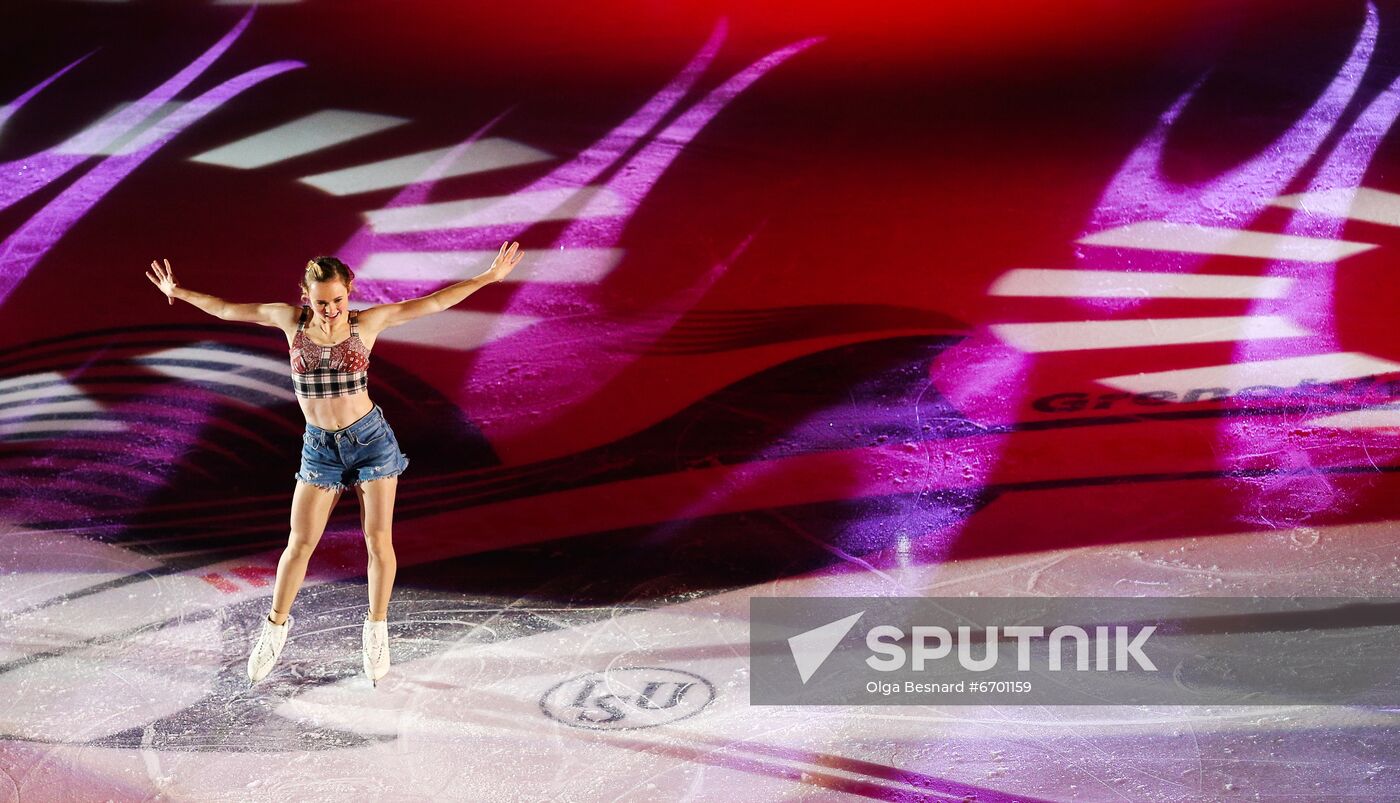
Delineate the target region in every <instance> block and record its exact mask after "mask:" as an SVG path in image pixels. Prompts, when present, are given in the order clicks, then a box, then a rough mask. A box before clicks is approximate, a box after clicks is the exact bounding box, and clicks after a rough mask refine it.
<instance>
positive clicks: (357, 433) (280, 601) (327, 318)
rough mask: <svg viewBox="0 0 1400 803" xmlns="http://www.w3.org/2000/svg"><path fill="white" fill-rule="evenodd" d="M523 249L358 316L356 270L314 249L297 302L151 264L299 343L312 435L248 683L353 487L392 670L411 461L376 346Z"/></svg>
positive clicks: (376, 619) (370, 628) (151, 275)
mask: <svg viewBox="0 0 1400 803" xmlns="http://www.w3.org/2000/svg"><path fill="white" fill-rule="evenodd" d="M519 249H520V244H519V243H504V244H502V245H501V250H500V251H499V252H498V253H497V254H496V259H495V260H494V261H493V262H492V263H491V267H490V268H489V269H488V270H487V271H486V272H485V273H482V274H481V275H479V276H476V277H473V278H471V279H467V280H465V281H461V282H458V283H456V284H454V285H451V286H450V287H445V288H443V289H441V290H438V291H437V292H435V293H431V294H429V295H426V296H423V297H422V298H414V299H410V300H408V301H400V302H398V303H396V304H381V305H379V306H375V307H370V308H368V309H364V310H359V311H358V312H357V311H355V310H351V309H350V308H349V301H350V294H351V292H352V291H353V290H354V281H355V276H354V274H353V273H351V271H350V269H349V268H348V267H346V266H345V263H343V262H341V261H340V260H339V259H336V258H335V257H317V258H315V259H313V260H311V261H310V262H308V263H307V265H306V273H305V275H304V276H303V277H302V280H301V296H302V301H303V304H302V305H301V306H300V307H294V306H292V305H291V304H278V303H274V304H233V303H230V302H228V301H224V300H223V299H221V298H216V297H214V296H210V295H205V294H204V293H197V292H194V291H193V290H187V289H185V288H183V287H180V286H179V285H178V284H177V283H176V281H175V273H174V271H173V270H172V269H171V267H170V261H169V260H165V266H164V267H163V268H162V267H161V266H160V265H159V264H157V263H156V262H152V263H151V270H149V271H147V272H146V278H148V279H150V280H151V283H152V284H154V285H155V286H156V287H157V288H159V289H160V291H161V292H162V293H164V294H165V297H166V301H167V303H170V304H174V303H175V299H177V298H178V299H180V300H182V301H187V302H189V303H190V304H193V305H194V306H196V307H198V308H199V309H201V310H203V311H204V312H207V313H209V314H210V315H213V316H215V317H218V318H221V319H223V320H226V321H247V322H250V323H257V324H262V325H263V326H275V327H277V328H279V329H281V330H282V334H284V335H286V337H287V345H288V347H289V348H290V351H291V362H292V389H293V391H294V392H295V393H296V396H297V401H298V402H299V403H300V404H301V411H302V413H303V414H305V416H306V432H305V434H304V435H303V436H302V448H301V470H300V471H298V472H297V473H296V481H297V484H296V490H295V491H294V492H293V493H292V521H291V525H292V526H291V535H290V536H289V537H288V539H287V548H286V549H285V550H283V552H282V558H281V560H280V561H278V563H277V583H276V585H275V586H273V590H272V610H271V611H270V612H269V613H268V615H267V617H266V619H264V620H263V623H262V633H261V635H259V637H258V642H257V644H256V645H255V646H254V647H253V652H252V654H251V655H249V656H248V680H249V682H250V683H256V682H257V681H259V680H262V679H263V678H264V677H266V676H267V674H268V673H269V672H271V671H272V667H273V665H274V664H276V663H277V657H278V656H279V655H280V654H281V652H282V645H283V644H285V643H286V641H287V632H288V631H289V630H290V629H291V626H292V616H291V609H292V600H293V599H294V598H295V597H296V595H297V591H298V590H300V588H301V584H302V581H303V580H304V579H305V578H306V564H307V561H308V560H310V558H311V553H312V551H314V550H315V549H316V544H317V542H318V541H320V540H321V534H322V533H323V532H324V531H325V529H326V522H327V521H328V520H329V519H330V515H331V511H332V510H334V509H335V504H336V502H337V501H339V499H340V494H341V492H342V491H343V490H344V489H345V486H346V485H349V486H351V487H353V488H354V489H355V495H356V496H358V497H359V500H360V525H361V527H362V528H363V530H364V534H365V545H366V547H367V548H368V550H369V611H368V612H367V613H366V615H365V621H364V628H363V634H362V636H363V638H362V646H363V650H364V670H365V674H366V675H368V676H369V679H370V680H371V681H373V682H374V683H375V685H378V681H379V679H380V678H381V677H383V676H384V674H385V673H386V672H388V671H389V630H388V613H389V594H390V592H391V591H392V589H393V585H394V570H395V568H396V567H397V563H396V562H395V559H394V547H393V543H392V525H393V518H394V493H395V491H396V490H397V489H398V475H399V474H400V473H402V472H403V470H404V469H405V468H407V467H408V458H407V457H406V456H405V455H404V454H403V453H401V452H400V451H399V443H398V440H397V439H396V438H395V437H394V431H393V430H392V429H390V428H389V423H388V422H387V421H385V420H384V413H383V411H382V410H380V408H379V405H377V404H374V403H373V402H371V401H370V399H369V378H368V374H367V369H368V368H369V355H370V350H371V349H373V348H374V341H375V340H376V339H377V338H378V337H379V333H380V332H383V331H384V330H385V329H388V328H389V327H391V326H398V325H399V324H403V323H408V322H409V321H411V320H413V319H414V318H419V317H422V316H424V315H428V314H430V313H433V312H441V311H442V310H445V309H447V308H449V307H452V306H454V305H456V304H458V303H460V302H461V301H462V300H463V299H465V298H466V297H467V296H469V295H471V294H472V293H474V292H476V291H477V290H479V289H481V288H482V287H485V286H486V285H488V284H490V283H492V282H498V281H500V280H501V279H504V278H505V277H506V274H508V273H510V272H511V270H512V269H513V268H514V267H515V266H516V264H517V263H518V262H519V261H520V258H521V256H522V254H521V253H520V251H519Z"/></svg>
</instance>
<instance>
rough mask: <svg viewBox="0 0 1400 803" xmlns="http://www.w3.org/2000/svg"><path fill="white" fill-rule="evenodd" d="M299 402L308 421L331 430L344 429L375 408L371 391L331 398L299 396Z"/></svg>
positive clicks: (315, 425) (314, 425)
mask: <svg viewBox="0 0 1400 803" xmlns="http://www.w3.org/2000/svg"><path fill="white" fill-rule="evenodd" d="M297 403H299V404H300V405H301V412H302V415H305V416H306V423H308V424H310V425H311V426H313V427H320V428H321V429H331V430H335V429H344V428H345V427H348V426H350V425H351V424H353V423H355V422H356V421H359V420H360V419H361V418H364V417H365V415H367V414H368V413H369V411H370V410H373V409H374V402H372V401H370V400H369V391H363V392H360V393H354V394H351V395H349V396H332V397H331V398H329V399H308V398H305V397H302V396H298V397H297Z"/></svg>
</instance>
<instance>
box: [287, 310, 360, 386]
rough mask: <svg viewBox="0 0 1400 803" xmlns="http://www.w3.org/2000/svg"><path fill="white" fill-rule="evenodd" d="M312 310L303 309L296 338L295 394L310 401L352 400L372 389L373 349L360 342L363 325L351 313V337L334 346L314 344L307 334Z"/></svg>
mask: <svg viewBox="0 0 1400 803" xmlns="http://www.w3.org/2000/svg"><path fill="white" fill-rule="evenodd" d="M310 318H311V308H310V307H306V306H303V307H302V313H301V318H300V320H298V321H297V333H296V335H295V336H293V337H292V347H291V357H292V391H293V392H294V393H296V395H298V396H301V397H302V398H306V399H328V398H333V397H335V396H349V395H351V394H354V393H362V392H364V391H366V390H368V389H369V349H367V348H365V344H364V342H363V341H361V340H360V322H359V320H358V319H357V318H356V313H355V311H354V310H351V311H350V336H349V337H347V338H345V339H344V340H342V341H340V342H339V343H336V344H335V345H333V346H322V345H320V344H318V343H316V342H314V341H313V340H312V339H311V338H310V337H309V336H308V335H307V334H306V332H305V329H306V322H307V321H308V320H310Z"/></svg>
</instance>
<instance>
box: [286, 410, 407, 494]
mask: <svg viewBox="0 0 1400 803" xmlns="http://www.w3.org/2000/svg"><path fill="white" fill-rule="evenodd" d="M406 468H408V456H407V455H405V454H404V453H403V452H401V451H399V441H398V439H397V438H395V437H394V430H392V429H390V428H389V422H388V421H385V420H384V411H383V410H381V409H379V405H377V404H376V405H374V409H373V410H370V411H369V412H368V413H365V414H364V415H363V416H361V417H360V420H358V421H356V422H355V423H353V424H351V425H350V426H348V427H345V428H343V429H336V430H330V429H321V428H320V427H317V426H313V425H311V424H307V425H306V432H305V434H303V435H302V436H301V470H300V471H298V472H297V473H296V478H297V479H299V480H301V481H302V482H305V483H308V484H310V485H316V486H318V487H321V488H325V489H327V490H332V491H340V490H344V489H345V486H347V485H359V484H360V483H362V482H369V481H370V480H382V479H385V478H387V477H397V476H398V475H400V474H402V473H403V470H404V469H406Z"/></svg>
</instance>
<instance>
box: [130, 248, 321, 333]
mask: <svg viewBox="0 0 1400 803" xmlns="http://www.w3.org/2000/svg"><path fill="white" fill-rule="evenodd" d="M164 262H165V267H163V268H162V267H161V265H160V263H159V262H154V261H153V262H151V270H148V271H146V278H147V279H150V280H151V284H154V285H155V286H156V289H158V290H160V291H161V292H162V293H165V299H166V301H167V302H168V303H170V304H174V303H175V299H177V298H178V299H180V300H181V301H186V302H189V303H190V304H192V305H194V306H195V307H197V308H199V309H200V310H201V311H203V312H207V313H209V314H210V315H213V316H214V317H215V318H220V319H222V320H225V321H244V322H246V323H256V324H261V325H263V326H276V327H277V328H279V329H283V330H286V329H288V328H290V327H293V326H296V321H297V315H298V313H300V312H301V310H300V309H299V308H297V307H294V306H292V305H291V304H281V303H272V304H234V303H232V302H229V301H225V300H223V299H222V298H219V297H217V296H211V295H209V294H208V293H198V292H195V291H194V290H188V289H186V288H184V287H181V286H180V285H179V284H177V283H176V281H175V271H174V270H173V269H172V268H171V267H170V260H168V259H167V260H164Z"/></svg>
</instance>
